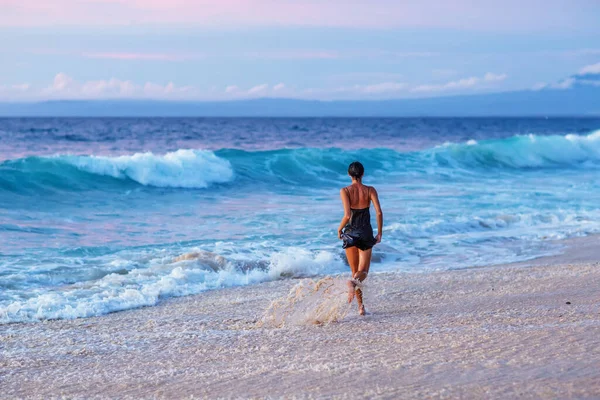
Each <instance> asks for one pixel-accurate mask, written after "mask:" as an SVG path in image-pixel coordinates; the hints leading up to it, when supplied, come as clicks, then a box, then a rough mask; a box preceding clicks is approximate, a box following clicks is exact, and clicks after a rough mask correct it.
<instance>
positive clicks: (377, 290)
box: [0, 237, 600, 399]
mask: <svg viewBox="0 0 600 400" xmlns="http://www.w3.org/2000/svg"><path fill="white" fill-rule="evenodd" d="M598 242H599V239H598V237H590V238H584V239H579V240H571V241H568V242H566V243H567V245H569V250H568V251H567V252H566V253H565V254H564V255H561V256H557V257H546V258H541V259H538V260H535V261H532V262H528V263H521V264H515V265H508V266H495V267H485V268H467V269H462V270H454V271H443V272H433V273H427V274H407V273H403V274H391V273H380V274H377V273H374V274H372V275H371V276H370V277H369V282H368V286H367V289H366V296H367V306H368V309H369V311H370V314H369V315H368V316H366V317H360V316H358V315H356V310H355V308H354V307H353V308H352V310H351V312H350V313H349V314H348V316H346V317H345V318H344V319H342V320H341V321H338V322H332V323H329V324H320V325H314V324H306V325H300V326H285V327H283V328H272V327H259V325H260V324H258V322H259V320H260V318H261V316H262V315H263V314H264V312H265V310H266V309H267V308H268V306H269V304H270V303H271V302H272V301H273V300H274V299H277V298H281V297H285V296H286V295H287V294H288V292H289V291H290V289H291V288H292V287H293V286H294V285H296V284H297V283H298V280H284V281H277V282H270V283H264V284H259V285H255V286H250V287H238V288H229V289H223V290H218V291H209V292H206V293H202V294H199V295H196V296H190V297H184V298H178V299H170V300H166V301H164V302H162V303H161V304H159V305H158V306H156V307H150V308H143V309H137V310H130V311H124V312H118V313H114V314H109V315H105V316H101V317H93V318H87V319H77V320H55V321H46V322H41V323H26V324H22V323H16V324H8V325H2V326H0V355H1V357H0V387H1V388H2V390H1V391H0V397H1V398H5V399H10V398H61V397H65V398H283V397H285V398H330V397H333V398H390V399H391V398H395V399H396V398H487V399H490V398H516V397H519V398H548V399H553V398H562V399H564V398H599V397H600V290H599V288H600V265H599V264H598V263H597V262H596V260H600V254H599V253H598V252H597V250H596V249H597V248H598V246H597V245H598ZM374 269H375V270H376V265H375V266H374Z"/></svg>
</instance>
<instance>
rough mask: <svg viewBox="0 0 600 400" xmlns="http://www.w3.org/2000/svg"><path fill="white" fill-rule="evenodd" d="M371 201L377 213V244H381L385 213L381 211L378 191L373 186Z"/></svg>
mask: <svg viewBox="0 0 600 400" xmlns="http://www.w3.org/2000/svg"><path fill="white" fill-rule="evenodd" d="M371 201H372V202H373V207H375V213H377V236H376V237H375V239H377V243H379V242H381V236H382V235H383V211H381V204H379V195H378V194H377V190H375V188H374V187H372V186H371Z"/></svg>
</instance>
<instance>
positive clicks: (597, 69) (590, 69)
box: [579, 62, 600, 75]
mask: <svg viewBox="0 0 600 400" xmlns="http://www.w3.org/2000/svg"><path fill="white" fill-rule="evenodd" d="M593 74H600V62H599V63H596V64H591V65H586V66H585V67H583V68H581V69H580V70H579V75H593Z"/></svg>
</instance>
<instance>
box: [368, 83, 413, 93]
mask: <svg viewBox="0 0 600 400" xmlns="http://www.w3.org/2000/svg"><path fill="white" fill-rule="evenodd" d="M406 87H407V85H406V83H398V82H384V83H377V84H374V85H364V86H359V87H358V89H359V90H360V91H362V92H363V93H369V94H370V93H390V92H398V91H401V90H404V89H405V88H406Z"/></svg>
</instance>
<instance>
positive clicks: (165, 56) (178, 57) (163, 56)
mask: <svg viewBox="0 0 600 400" xmlns="http://www.w3.org/2000/svg"><path fill="white" fill-rule="evenodd" d="M81 56H82V57H85V58H92V59H109V60H123V61H186V60H194V59H200V58H203V57H204V55H203V54H175V53H173V54H169V53H122V52H105V53H103V52H84V53H81Z"/></svg>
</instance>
